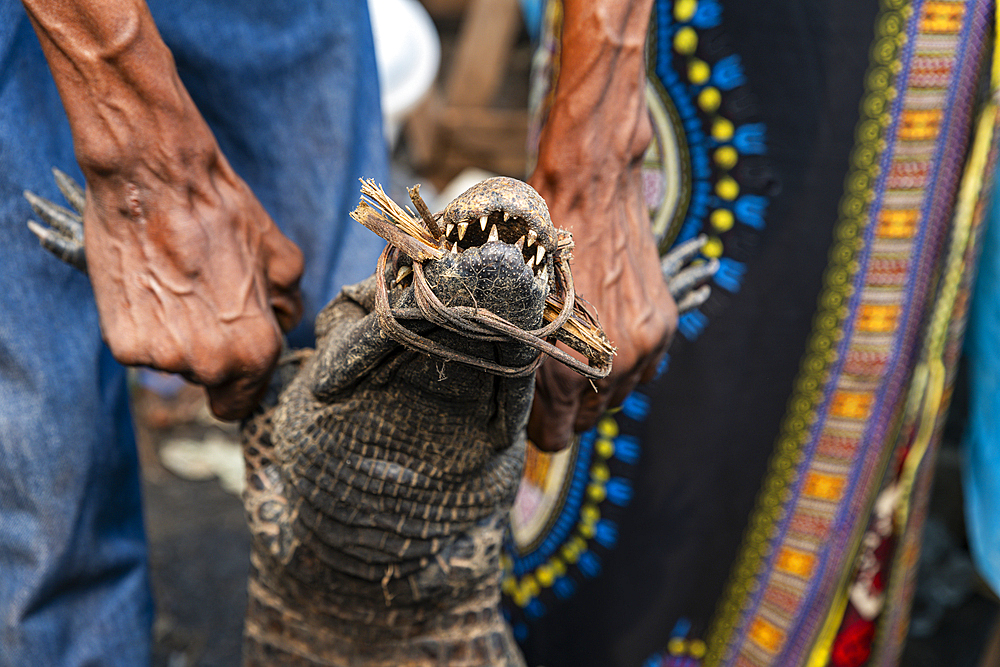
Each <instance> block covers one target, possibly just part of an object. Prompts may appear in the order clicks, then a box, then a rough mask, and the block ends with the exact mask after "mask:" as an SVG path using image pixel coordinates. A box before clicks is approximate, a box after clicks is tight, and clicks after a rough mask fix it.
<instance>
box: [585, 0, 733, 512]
mask: <svg viewBox="0 0 1000 667" xmlns="http://www.w3.org/2000/svg"><path fill="white" fill-rule="evenodd" d="M697 11H698V0H676V2H674V7H673V15H674V19H675V20H676V21H677V23H678V24H679V27H678V29H677V32H675V33H674V36H673V40H672V42H671V46H672V47H673V50H674V52H675V53H677V54H678V55H679V56H681V57H682V58H684V63H685V66H686V71H687V78H688V82H689V83H690V84H691V85H692V86H694V87H695V91H696V93H695V100H696V103H697V106H698V109H699V110H700V112H701V113H702V114H703V115H704V116H705V117H707V118H706V119H707V121H708V122H707V129H708V134H709V135H710V136H711V138H712V139H713V140H714V141H715V142H716V144H717V147H716V148H715V150H714V151H712V153H711V156H712V163H713V164H714V167H715V174H716V178H717V180H716V182H715V195H716V196H717V197H719V199H721V200H723V201H725V202H731V201H735V200H736V198H737V197H739V195H740V186H739V184H738V183H737V182H736V180H735V179H734V178H733V177H732V176H731V174H730V172H731V171H732V170H733V169H734V168H735V167H736V165H737V163H738V162H739V160H740V154H739V151H738V150H737V148H736V146H734V145H733V138H734V137H735V135H736V127H735V126H734V124H733V122H732V121H731V120H729V119H728V118H726V117H725V116H723V115H722V114H721V110H722V91H721V90H720V89H719V88H718V87H717V86H716V85H713V84H714V82H713V79H712V64H711V63H709V62H706V61H705V60H703V59H701V58H699V57H698V56H697V53H698V48H699V45H700V43H701V39H700V36H699V33H698V30H697V28H696V27H695V26H694V25H693V24H691V21H692V20H693V18H694V16H695V14H696V13H697ZM699 88H700V90H699ZM708 222H709V224H710V225H711V229H712V231H713V232H714V233H715V234H725V233H726V232H728V231H730V230H731V229H733V227H734V226H735V223H736V220H735V216H734V215H733V212H732V210H730V209H727V208H716V210H714V211H713V212H712V213H711V215H710V217H709V220H708ZM723 252H724V247H723V243H722V240H721V239H720V238H718V236H713V237H712V239H710V241H709V244H708V245H707V246H706V247H705V248H704V249H703V250H702V255H704V256H705V257H709V258H713V257H721V256H722V254H723ZM594 493H595V494H596V491H595V492H594ZM594 497H597V496H596V495H595V496H594Z"/></svg>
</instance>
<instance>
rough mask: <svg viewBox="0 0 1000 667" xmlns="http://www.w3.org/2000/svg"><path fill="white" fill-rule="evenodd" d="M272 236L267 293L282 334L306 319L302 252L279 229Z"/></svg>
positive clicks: (267, 271) (267, 266)
mask: <svg viewBox="0 0 1000 667" xmlns="http://www.w3.org/2000/svg"><path fill="white" fill-rule="evenodd" d="M273 230H274V233H273V234H269V235H268V237H267V239H266V242H267V245H268V252H267V255H266V260H265V261H266V262H267V263H266V276H267V291H268V298H269V299H270V304H271V308H272V309H273V310H274V316H275V318H276V319H277V320H278V324H279V326H280V327H281V330H282V331H285V332H288V331H291V330H292V329H293V328H294V327H295V325H296V324H298V322H299V320H300V319H301V318H302V311H303V305H302V293H301V291H300V290H299V279H300V278H301V277H302V271H303V257H302V251H301V250H299V247H298V246H297V245H295V243H293V242H292V241H291V240H290V239H289V238H288V237H286V236H285V235H284V234H282V233H281V232H280V231H279V230H278V228H277V227H274V228H273Z"/></svg>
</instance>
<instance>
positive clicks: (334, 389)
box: [311, 178, 558, 449]
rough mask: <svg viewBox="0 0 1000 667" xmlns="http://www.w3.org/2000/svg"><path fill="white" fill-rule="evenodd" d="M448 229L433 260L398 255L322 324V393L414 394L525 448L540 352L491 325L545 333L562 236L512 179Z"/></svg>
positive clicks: (318, 369) (448, 215) (494, 438)
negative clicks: (405, 390) (376, 390)
mask: <svg viewBox="0 0 1000 667" xmlns="http://www.w3.org/2000/svg"><path fill="white" fill-rule="evenodd" d="M437 220H438V225H439V228H440V233H441V236H440V238H439V239H435V243H434V245H432V246H428V247H427V248H425V249H422V250H423V251H424V252H428V254H431V256H430V257H428V258H426V259H420V257H419V255H418V254H417V253H414V252H411V254H407V253H406V252H404V251H403V250H402V249H400V248H398V247H390V248H388V249H387V251H386V253H385V254H384V256H383V259H382V261H381V262H380V269H379V271H377V272H376V274H375V275H373V276H372V277H371V278H370V279H369V280H367V281H365V282H363V283H361V284H359V285H355V286H352V287H349V288H346V289H345V291H344V293H343V295H342V296H341V297H340V298H338V299H336V300H335V301H334V302H332V303H331V304H330V306H328V308H327V309H326V310H325V311H324V312H323V313H322V314H321V315H320V317H319V318H318V319H317V338H318V341H319V342H318V345H317V353H318V363H317V364H316V365H315V367H314V370H313V373H312V377H311V381H312V389H313V392H314V394H315V395H316V397H317V400H319V401H333V402H335V401H336V400H337V397H338V396H340V395H345V394H347V393H351V392H355V391H357V389H358V387H359V386H361V385H364V386H380V387H386V388H387V389H388V390H389V391H390V392H391V391H393V390H392V389H389V387H390V386H391V385H398V386H408V387H412V388H413V390H415V391H418V392H419V393H420V394H421V396H423V397H425V398H427V399H429V400H430V399H433V400H435V401H440V402H445V403H446V404H447V405H448V407H449V408H451V410H452V411H453V412H454V413H456V414H460V415H461V414H464V415H465V416H467V417H468V418H472V417H473V415H475V417H476V418H477V419H478V420H479V425H480V426H483V427H488V428H484V429H483V433H484V436H483V437H485V438H487V439H488V440H489V441H490V442H491V443H492V445H493V447H494V448H495V449H504V448H506V447H508V446H510V445H511V444H512V443H514V442H515V441H518V440H519V439H523V431H524V423H525V420H526V419H527V411H528V409H529V407H530V399H531V396H532V390H531V386H532V376H533V374H532V373H531V368H530V366H531V364H532V362H533V361H534V360H536V359H537V357H538V355H539V351H538V350H537V349H535V348H533V347H531V346H529V345H526V344H524V343H523V342H520V341H518V340H515V339H512V338H510V337H509V336H504V335H503V334H502V333H499V334H498V333H496V332H495V331H494V330H491V329H490V328H488V324H489V322H492V321H499V322H502V323H504V324H505V325H506V326H509V327H513V328H515V329H517V330H520V331H532V330H537V329H539V328H540V327H541V326H542V325H543V322H544V317H543V315H544V313H545V310H546V302H547V297H548V296H549V293H550V287H551V285H552V284H553V283H555V274H556V267H555V266H554V258H555V257H557V253H558V249H557V243H558V235H557V232H556V230H555V228H554V227H553V226H552V222H551V220H550V219H549V215H548V210H547V208H546V206H545V202H544V201H543V200H542V198H541V197H540V196H539V195H538V194H537V193H536V192H535V191H534V190H533V189H532V188H531V187H530V186H528V185H527V184H525V183H522V182H521V181H517V180H514V179H510V178H493V179H489V180H487V181H484V182H482V183H480V184H478V185H476V186H474V187H472V188H471V189H469V190H468V191H466V192H465V193H464V194H462V195H461V196H460V197H458V198H457V199H455V200H454V201H453V202H451V203H450V204H449V205H448V206H447V207H446V208H445V210H444V211H443V213H442V214H440V215H439V216H438V218H437ZM411 255H418V256H417V257H413V256H411ZM380 290H381V291H382V295H383V297H384V300H383V301H382V304H383V305H382V306H381V308H380V306H379V300H380V294H379V292H380ZM422 302H423V304H425V307H424V308H423V309H422V308H421V303H422ZM428 302H433V303H431V305H429V306H428V305H426V304H428ZM484 321H485V323H486V324H485V326H487V328H483V326H484ZM484 338H485V339H484ZM411 343H412V344H411ZM518 370H520V371H521V373H520V376H519V377H510V375H512V374H516V372H517V371H518ZM463 411H465V412H464V413H463Z"/></svg>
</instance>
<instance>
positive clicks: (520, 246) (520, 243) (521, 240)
mask: <svg viewBox="0 0 1000 667" xmlns="http://www.w3.org/2000/svg"><path fill="white" fill-rule="evenodd" d="M514 245H515V246H517V249H518V250H520V251H521V252H524V237H523V236H522V237H521V238H519V239H518V240H517V243H515V244H514Z"/></svg>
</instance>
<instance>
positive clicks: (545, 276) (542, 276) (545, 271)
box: [538, 266, 549, 283]
mask: <svg viewBox="0 0 1000 667" xmlns="http://www.w3.org/2000/svg"><path fill="white" fill-rule="evenodd" d="M538 279H539V280H541V281H542V282H543V283H547V282H549V267H547V266H543V267H542V270H541V271H539V272H538Z"/></svg>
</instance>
